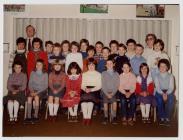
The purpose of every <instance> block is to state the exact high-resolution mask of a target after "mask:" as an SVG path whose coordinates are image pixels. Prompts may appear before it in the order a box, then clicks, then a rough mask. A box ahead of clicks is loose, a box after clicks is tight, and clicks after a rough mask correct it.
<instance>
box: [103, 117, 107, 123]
mask: <svg viewBox="0 0 183 140" xmlns="http://www.w3.org/2000/svg"><path fill="white" fill-rule="evenodd" d="M107 122H108V118H107V117H105V118H104V119H103V121H102V124H104V125H106V124H107Z"/></svg>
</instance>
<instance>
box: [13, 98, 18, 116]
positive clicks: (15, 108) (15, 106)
mask: <svg viewBox="0 0 183 140" xmlns="http://www.w3.org/2000/svg"><path fill="white" fill-rule="evenodd" d="M18 109H19V102H17V101H16V100H15V101H14V118H17V116H18Z"/></svg>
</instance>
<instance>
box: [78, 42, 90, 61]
mask: <svg viewBox="0 0 183 140" xmlns="http://www.w3.org/2000/svg"><path fill="white" fill-rule="evenodd" d="M88 46H89V41H88V40H87V39H81V40H80V49H81V50H80V51H81V54H82V57H83V59H85V58H86V57H87V53H86V49H87V47H88Z"/></svg>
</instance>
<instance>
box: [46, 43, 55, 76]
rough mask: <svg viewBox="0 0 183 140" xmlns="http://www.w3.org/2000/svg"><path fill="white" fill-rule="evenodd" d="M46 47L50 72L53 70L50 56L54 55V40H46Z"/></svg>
mask: <svg viewBox="0 0 183 140" xmlns="http://www.w3.org/2000/svg"><path fill="white" fill-rule="evenodd" d="M45 48H46V53H47V56H48V73H50V72H51V59H50V57H51V56H52V55H53V54H52V50H53V42H52V41H46V42H45Z"/></svg>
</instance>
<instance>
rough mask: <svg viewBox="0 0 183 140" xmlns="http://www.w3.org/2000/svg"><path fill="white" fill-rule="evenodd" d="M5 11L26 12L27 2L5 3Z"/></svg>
mask: <svg viewBox="0 0 183 140" xmlns="http://www.w3.org/2000/svg"><path fill="white" fill-rule="evenodd" d="M4 11H5V12H25V4H5V5H4Z"/></svg>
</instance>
